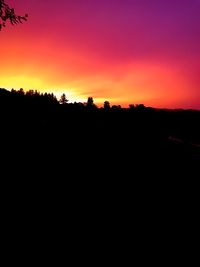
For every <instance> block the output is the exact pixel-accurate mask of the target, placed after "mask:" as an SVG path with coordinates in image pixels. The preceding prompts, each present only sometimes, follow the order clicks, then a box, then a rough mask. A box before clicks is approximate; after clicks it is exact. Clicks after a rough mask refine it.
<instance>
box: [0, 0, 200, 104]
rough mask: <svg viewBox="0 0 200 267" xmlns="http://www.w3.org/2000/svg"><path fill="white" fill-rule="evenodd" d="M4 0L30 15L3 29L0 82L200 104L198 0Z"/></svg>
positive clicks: (127, 100) (77, 96)
mask: <svg viewBox="0 0 200 267" xmlns="http://www.w3.org/2000/svg"><path fill="white" fill-rule="evenodd" d="M7 2H8V3H9V4H10V5H11V6H13V7H15V8H16V11H17V13H22V14H24V13H28V14H29V19H28V22H26V23H24V24H22V25H18V26H15V27H11V26H7V27H6V28H5V29H3V31H1V32H0V41H1V47H0V52H1V73H0V87H2V88H8V89H11V88H14V89H19V88H24V89H25V90H29V89H37V90H39V91H40V92H53V93H54V94H55V95H56V96H59V95H60V94H61V93H65V94H66V96H67V97H68V98H69V100H70V101H72V102H75V101H76V102H79V101H81V102H84V101H86V100H87V97H89V96H92V97H93V98H94V100H95V103H97V104H102V103H103V102H104V101H105V100H108V101H110V103H111V104H119V105H122V106H128V105H129V104H139V103H143V104H144V105H145V106H153V107H160V108H195V109H200V79H199V71H200V65H199V62H200V49H199V47H200V34H199V33H200V17H199V12H200V1H199V0H182V1H180V0H168V1H166V3H163V1H162V0H152V1H149V0H132V1H130V0H124V1H120V0H66V1H62V0H61V1H59V4H58V5H57V6H55V4H54V1H52V0H46V1H42V0H35V1H31V0H15V1H14V0H7ZM52 16H53V18H54V19H53V20H52Z"/></svg>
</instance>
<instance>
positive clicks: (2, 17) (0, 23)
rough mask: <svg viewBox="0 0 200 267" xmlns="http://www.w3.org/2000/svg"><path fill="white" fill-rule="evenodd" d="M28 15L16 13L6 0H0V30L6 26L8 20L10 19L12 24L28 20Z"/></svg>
mask: <svg viewBox="0 0 200 267" xmlns="http://www.w3.org/2000/svg"><path fill="white" fill-rule="evenodd" d="M27 18H28V15H27V14H25V15H24V16H19V15H16V14H15V10H14V8H11V7H10V6H9V5H8V4H6V3H5V1H4V0H0V31H1V30H2V28H3V27H5V26H6V22H7V21H10V23H11V24H12V25H15V24H18V23H23V22H24V21H27Z"/></svg>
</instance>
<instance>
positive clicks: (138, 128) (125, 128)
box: [0, 89, 200, 177]
mask: <svg viewBox="0 0 200 267" xmlns="http://www.w3.org/2000/svg"><path fill="white" fill-rule="evenodd" d="M63 97H64V98H63V99H62V101H61V103H62V104H59V101H58V100H57V99H56V97H55V96H54V95H53V94H46V93H45V94H41V93H39V92H37V91H33V90H30V91H28V92H26V93H25V92H24V91H23V89H20V90H19V91H15V90H12V91H11V92H9V91H7V90H5V89H1V90H0V114H1V118H0V123H1V129H2V130H1V140H2V151H3V152H2V153H4V155H5V157H4V159H5V158H6V155H7V158H8V160H12V161H13V159H15V160H22V161H24V163H25V162H26V161H27V160H28V159H30V161H28V162H26V164H25V165H29V164H30V162H31V161H32V162H33V161H35V162H34V163H33V165H34V166H35V167H37V162H38V164H39V163H41V164H44V165H45V164H47V165H48V164H50V165H49V166H54V165H56V166H57V167H56V168H57V170H59V168H60V167H58V165H62V166H63V168H67V169H68V170H69V169H70V168H72V169H73V167H72V166H73V165H75V166H80V168H83V169H85V170H86V169H87V168H90V167H89V166H91V168H94V169H96V170H97V172H98V173H101V175H102V176H103V175H104V172H106V169H109V170H110V173H118V174H119V173H121V175H128V176H129V175H130V177H131V173H133V172H135V171H136V170H138V169H139V170H140V172H141V174H142V173H143V172H145V171H147V169H148V168H149V173H154V172H155V173H159V172H158V169H159V168H160V167H161V169H163V175H164V174H166V173H167V172H168V171H169V170H170V169H171V168H173V167H176V168H177V169H178V170H180V171H181V170H183V169H184V168H186V167H187V166H189V164H190V165H191V164H192V165H194V166H195V164H197V163H198V162H199V154H200V148H199V144H200V112H199V111H194V110H173V111H170V110H158V109H153V108H146V107H145V106H144V105H136V106H134V105H130V108H127V109H125V108H121V107H120V106H110V104H109V102H105V103H104V108H98V107H97V106H96V105H95V104H94V102H93V99H92V98H88V102H87V103H74V104H72V103H67V101H66V100H65V96H63ZM21 153H22V156H21V155H20V154H21ZM35 164H36V165H35ZM81 165H82V167H81ZM35 167H34V168H32V169H33V171H34V169H37V168H35ZM47 168H48V167H47ZM76 169H78V167H75V170H76ZM128 173H129V174H128ZM160 174H161V173H160Z"/></svg>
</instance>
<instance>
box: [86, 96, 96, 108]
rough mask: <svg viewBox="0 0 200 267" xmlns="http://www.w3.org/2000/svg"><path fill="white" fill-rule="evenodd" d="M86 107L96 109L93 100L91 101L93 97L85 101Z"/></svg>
mask: <svg viewBox="0 0 200 267" xmlns="http://www.w3.org/2000/svg"><path fill="white" fill-rule="evenodd" d="M87 107H88V108H94V107H96V106H95V104H94V99H93V97H88V100H87Z"/></svg>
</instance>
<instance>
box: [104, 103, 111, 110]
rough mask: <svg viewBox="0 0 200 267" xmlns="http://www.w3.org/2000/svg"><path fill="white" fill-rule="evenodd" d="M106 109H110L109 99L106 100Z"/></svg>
mask: <svg viewBox="0 0 200 267" xmlns="http://www.w3.org/2000/svg"><path fill="white" fill-rule="evenodd" d="M104 109H110V102H109V101H105V102H104Z"/></svg>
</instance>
